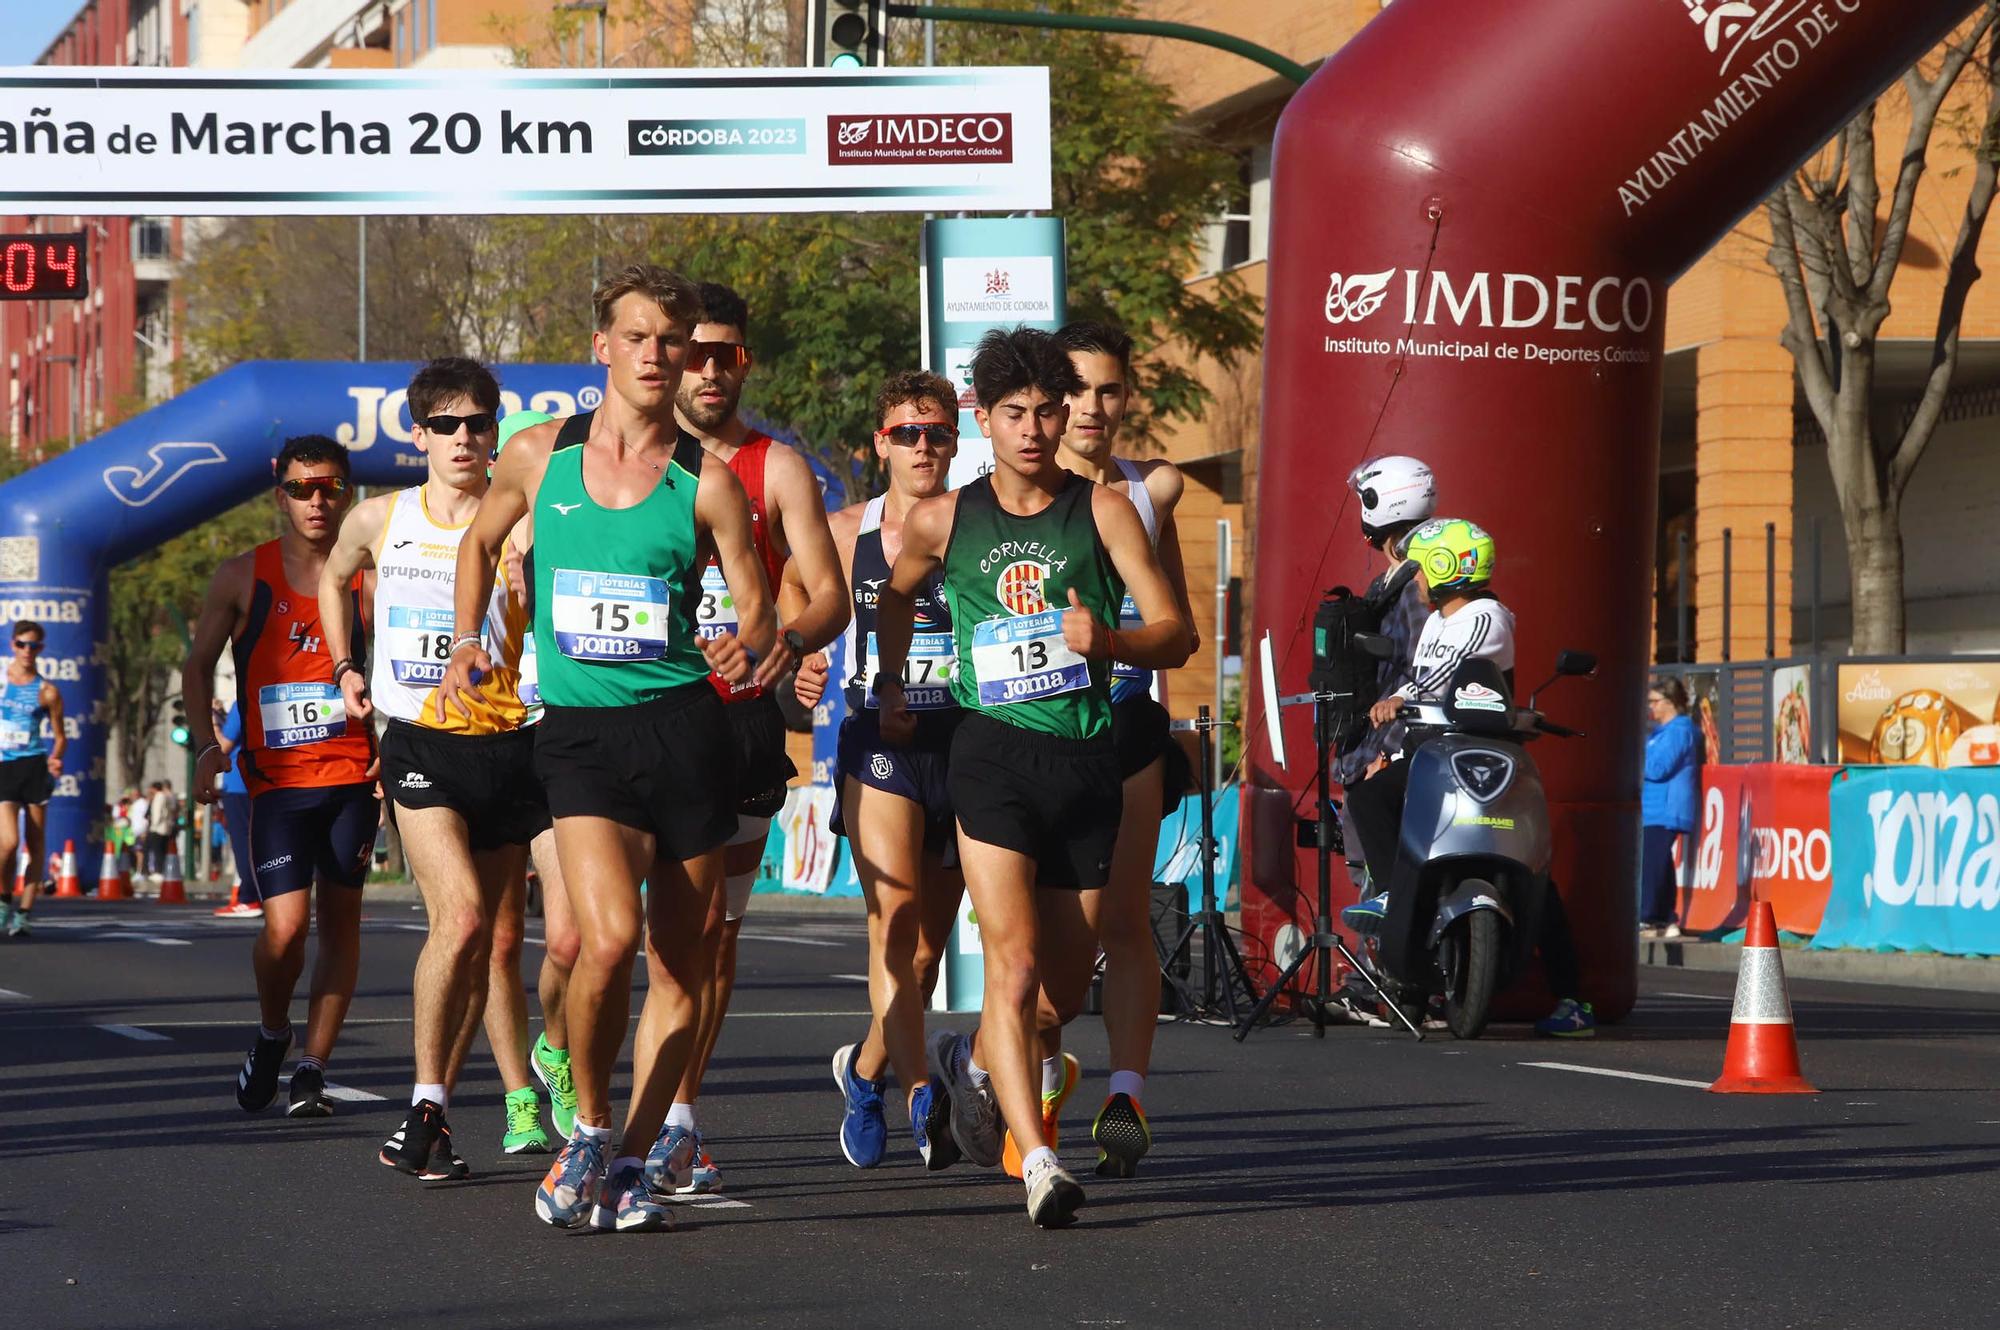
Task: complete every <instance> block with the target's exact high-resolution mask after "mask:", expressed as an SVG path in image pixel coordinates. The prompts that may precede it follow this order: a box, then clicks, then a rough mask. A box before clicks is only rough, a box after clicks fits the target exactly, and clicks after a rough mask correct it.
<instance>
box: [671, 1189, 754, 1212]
mask: <svg viewBox="0 0 2000 1330" xmlns="http://www.w3.org/2000/svg"><path fill="white" fill-rule="evenodd" d="M662 1199H665V1200H668V1201H671V1202H672V1203H673V1204H675V1205H692V1206H696V1207H698V1208H700V1209H703V1210H748V1209H751V1208H752V1207H751V1204H750V1202H748V1201H737V1200H731V1199H730V1198H729V1197H727V1196H718V1195H716V1194H715V1193H714V1192H709V1193H706V1194H705V1195H700V1196H697V1195H693V1194H689V1195H687V1196H669V1197H664V1198H662Z"/></svg>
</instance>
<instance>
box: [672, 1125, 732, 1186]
mask: <svg viewBox="0 0 2000 1330" xmlns="http://www.w3.org/2000/svg"><path fill="white" fill-rule="evenodd" d="M721 1190H722V1170H721V1169H719V1168H717V1167H716V1166H715V1161H714V1160H713V1159H710V1158H709V1157H708V1141H707V1140H706V1139H704V1138H703V1136H702V1134H701V1131H700V1129H699V1128H697V1129H696V1130H695V1133H694V1163H693V1164H692V1165H690V1166H689V1168H688V1180H687V1181H686V1182H684V1183H682V1184H681V1185H680V1186H679V1187H678V1188H676V1189H675V1191H674V1195H676V1196H706V1195H708V1194H709V1193H710V1192H712V1191H721Z"/></svg>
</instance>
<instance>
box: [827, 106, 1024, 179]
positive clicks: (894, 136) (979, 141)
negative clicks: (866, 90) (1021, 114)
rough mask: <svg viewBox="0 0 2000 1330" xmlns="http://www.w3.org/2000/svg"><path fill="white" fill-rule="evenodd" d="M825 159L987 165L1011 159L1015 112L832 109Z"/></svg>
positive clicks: (842, 162) (840, 162)
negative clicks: (841, 112)
mask: <svg viewBox="0 0 2000 1330" xmlns="http://www.w3.org/2000/svg"><path fill="white" fill-rule="evenodd" d="M826 160H827V162H828V163H829V164H830V165H833V166H990V165H996V164H1001V163H1008V162H1012V161H1013V160H1014V117H1013V116H1012V115H1011V114H1009V113H1007V112H1005V111H1002V112H999V113H997V114H994V115H830V116H828V117H827V118H826Z"/></svg>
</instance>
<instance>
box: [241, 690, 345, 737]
mask: <svg viewBox="0 0 2000 1330" xmlns="http://www.w3.org/2000/svg"><path fill="white" fill-rule="evenodd" d="M257 714H258V716H259V717H261V718H262V720H263V724H264V746H265V747H266V748H298V747H302V746H303V745H305V744H316V743H324V742H325V741H326V740H328V739H338V738H340V737H341V736H342V735H344V734H346V733H347V708H346V707H345V706H344V705H342V703H341V700H340V690H339V689H338V688H336V687H334V686H333V685H332V684H330V683H274V684H271V685H269V686H267V687H264V688H259V689H258V690H257Z"/></svg>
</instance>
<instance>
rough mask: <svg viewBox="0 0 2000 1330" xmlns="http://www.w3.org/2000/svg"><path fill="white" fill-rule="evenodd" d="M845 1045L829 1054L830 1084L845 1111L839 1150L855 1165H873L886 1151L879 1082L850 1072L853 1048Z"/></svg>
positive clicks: (887, 1126) (886, 1136) (880, 1083)
mask: <svg viewBox="0 0 2000 1330" xmlns="http://www.w3.org/2000/svg"><path fill="white" fill-rule="evenodd" d="M859 1047H860V1045H858V1044H845V1045H842V1046H841V1048H840V1049H839V1050H838V1051H837V1052H835V1053H834V1055H833V1083H834V1086H835V1087H836V1088H837V1089H839V1091H840V1100H841V1103H843V1104H844V1105H846V1111H845V1112H844V1113H843V1114H842V1115H841V1119H840V1152H841V1153H842V1154H844V1155H846V1156H847V1162H848V1163H850V1164H852V1165H854V1166H855V1167H856V1168H873V1167H875V1165H877V1164H879V1163H881V1162H882V1156H883V1155H884V1154H886V1153H888V1150H889V1124H888V1123H887V1122H886V1121H884V1119H883V1116H882V1082H880V1081H865V1080H863V1079H861V1078H860V1077H859V1076H856V1075H855V1074H854V1051H855V1049H857V1048H859Z"/></svg>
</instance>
